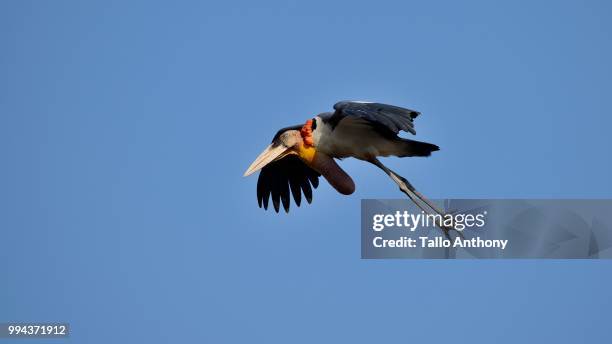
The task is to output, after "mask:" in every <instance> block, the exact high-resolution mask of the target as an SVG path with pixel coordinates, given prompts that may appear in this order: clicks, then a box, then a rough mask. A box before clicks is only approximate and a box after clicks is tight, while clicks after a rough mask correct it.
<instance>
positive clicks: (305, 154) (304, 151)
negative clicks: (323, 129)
mask: <svg viewBox="0 0 612 344" xmlns="http://www.w3.org/2000/svg"><path fill="white" fill-rule="evenodd" d="M316 154H317V150H316V149H315V148H314V147H313V146H311V145H305V144H301V145H299V146H298V155H299V156H300V158H301V159H302V160H303V161H304V162H305V163H307V164H308V165H311V164H312V162H313V160H314V158H315V155H316Z"/></svg>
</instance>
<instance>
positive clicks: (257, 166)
mask: <svg viewBox="0 0 612 344" xmlns="http://www.w3.org/2000/svg"><path fill="white" fill-rule="evenodd" d="M289 153H290V150H289V149H288V148H287V147H285V146H283V145H277V146H274V145H269V146H268V147H267V148H266V149H265V150H264V151H263V152H262V153H261V154H259V156H258V157H257V159H255V161H253V163H252V164H251V166H249V168H248V169H247V170H246V172H244V176H245V177H246V176H248V175H251V174H253V173H255V172H257V171H259V170H261V169H262V168H263V167H264V166H266V165H267V164H269V163H271V162H272V161H274V160H277V159H280V158H282V157H284V156H285V155H287V154H289Z"/></svg>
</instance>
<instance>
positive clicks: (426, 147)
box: [397, 138, 440, 157]
mask: <svg viewBox="0 0 612 344" xmlns="http://www.w3.org/2000/svg"><path fill="white" fill-rule="evenodd" d="M400 142H401V147H402V148H401V152H400V154H398V155H397V156H399V157H406V156H430V155H431V152H435V151H437V150H440V147H438V146H436V145H434V144H431V143H427V142H421V141H414V140H410V139H404V138H401V139H400Z"/></svg>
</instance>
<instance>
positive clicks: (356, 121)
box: [245, 101, 439, 212]
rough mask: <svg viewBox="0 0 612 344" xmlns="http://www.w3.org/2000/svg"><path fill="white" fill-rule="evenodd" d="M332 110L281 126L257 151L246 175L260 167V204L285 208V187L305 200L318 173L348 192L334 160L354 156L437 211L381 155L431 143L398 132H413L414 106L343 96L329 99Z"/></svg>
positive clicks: (426, 148)
mask: <svg viewBox="0 0 612 344" xmlns="http://www.w3.org/2000/svg"><path fill="white" fill-rule="evenodd" d="M334 109H335V112H327V113H322V114H319V115H317V116H315V117H314V118H312V119H309V120H307V121H306V123H305V124H303V125H296V126H291V127H287V128H283V129H281V130H279V131H278V132H277V134H276V135H275V136H274V138H273V139H272V144H271V145H270V146H268V148H267V149H266V150H265V151H264V152H263V153H262V154H260V156H259V157H258V158H257V159H256V160H255V162H253V164H251V166H250V167H249V169H248V170H247V171H246V172H245V176H247V175H249V174H251V173H253V172H255V171H257V170H259V169H261V173H260V175H259V179H258V183H257V200H258V203H259V206H260V207H261V206H263V207H264V208H265V209H267V207H268V199H269V198H270V196H271V198H272V203H273V205H274V209H275V210H276V211H277V212H278V211H279V208H280V203H281V202H282V204H283V208H284V209H285V211H287V212H288V211H289V205H290V197H289V196H290V193H291V194H293V198H294V201H295V203H296V204H297V205H298V206H299V205H300V203H301V194H302V193H303V194H304V196H305V197H306V200H307V201H308V202H309V203H310V202H311V200H312V188H311V185H312V186H313V187H315V188H316V187H317V186H318V178H319V176H321V175H322V176H323V177H324V178H325V179H326V180H327V181H328V182H329V183H330V184H331V185H332V186H333V187H334V188H335V189H336V190H338V191H339V192H340V193H342V194H347V195H348V194H351V193H353V191H354V190H355V185H354V183H353V180H352V179H351V177H350V176H349V175H348V174H347V173H346V172H344V170H342V169H341V168H340V166H338V164H337V163H336V162H335V161H334V159H343V158H348V157H353V158H356V159H360V160H364V161H367V162H370V163H372V164H374V165H376V166H378V167H379V168H381V169H383V170H384V171H385V173H387V174H388V175H389V176H390V177H391V178H392V179H393V180H394V181H395V182H396V183H397V184H398V185H399V186H400V189H401V190H402V191H403V192H404V193H406V194H407V195H408V196H409V197H410V198H411V199H412V200H413V201H414V202H415V203H417V205H419V206H420V207H421V208H423V207H422V205H421V204H419V200H420V201H422V202H424V203H425V204H426V205H428V206H429V207H430V208H432V209H433V210H435V211H436V212H439V210H438V209H437V208H435V206H434V205H433V204H431V202H429V201H427V200H426V199H425V198H424V197H423V196H422V195H420V194H419V193H418V192H417V191H416V190H415V189H414V187H412V185H410V183H408V181H407V180H406V179H404V178H403V177H401V176H399V175H398V174H396V173H395V172H393V171H391V170H389V169H388V168H387V167H385V166H384V165H383V164H382V163H380V161H379V160H378V159H377V157H380V156H398V157H409V156H429V155H431V152H433V151H437V150H438V149H439V148H438V146H436V145H433V144H430V143H426V142H419V141H414V140H409V139H405V138H401V137H399V136H398V133H399V132H400V131H405V132H410V133H412V134H416V131H415V129H414V123H413V121H414V119H415V118H416V117H417V116H418V115H419V112H417V111H414V110H410V109H405V108H401V107H397V106H392V105H386V104H380V103H367V102H351V101H343V102H338V103H336V104H335V105H334Z"/></svg>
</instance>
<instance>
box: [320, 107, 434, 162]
mask: <svg viewBox="0 0 612 344" xmlns="http://www.w3.org/2000/svg"><path fill="white" fill-rule="evenodd" d="M332 117H333V113H324V114H321V115H318V116H316V117H315V118H314V120H315V121H316V123H317V126H316V127H317V130H315V131H314V132H313V137H314V145H315V147H317V151H320V152H322V153H325V154H327V155H329V156H332V157H334V158H338V159H343V158H348V157H352V158H357V159H360V160H366V161H368V160H369V159H371V158H373V157H379V156H382V157H386V156H398V157H406V156H427V155H429V154H431V151H434V150H438V147H437V146H435V145H430V147H429V150H428V149H427V148H425V149H424V150H421V151H418V150H417V147H419V146H420V144H422V142H418V141H413V140H407V139H403V138H400V137H398V136H397V135H395V134H393V136H395V137H393V136H391V135H384V134H383V133H381V132H379V131H377V130H373V129H374V128H373V126H372V124H371V123H370V122H368V121H367V120H364V119H362V118H354V117H348V116H347V117H344V118H342V119H341V120H340V122H339V123H338V124H337V125H335V126H333V124H332V123H333V122H332V120H331V118H332ZM427 145H429V144H427Z"/></svg>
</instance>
